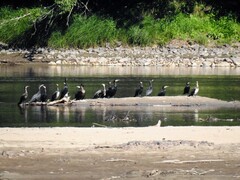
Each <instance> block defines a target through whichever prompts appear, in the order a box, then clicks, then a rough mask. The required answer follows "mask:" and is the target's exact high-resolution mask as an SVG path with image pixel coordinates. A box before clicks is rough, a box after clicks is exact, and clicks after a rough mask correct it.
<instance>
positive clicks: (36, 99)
mask: <svg viewBox="0 0 240 180" xmlns="http://www.w3.org/2000/svg"><path fill="white" fill-rule="evenodd" d="M44 87H45V86H44V84H41V85H40V86H39V87H38V92H37V93H36V94H34V95H33V96H32V98H31V99H30V101H29V104H30V103H32V102H41V98H42V94H43V93H44V91H45V90H44ZM45 88H46V87H45Z"/></svg>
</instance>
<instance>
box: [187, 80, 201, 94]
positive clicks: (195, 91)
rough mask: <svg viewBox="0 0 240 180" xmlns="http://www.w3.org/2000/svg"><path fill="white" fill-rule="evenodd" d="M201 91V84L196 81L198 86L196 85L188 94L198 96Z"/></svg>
mask: <svg viewBox="0 0 240 180" xmlns="http://www.w3.org/2000/svg"><path fill="white" fill-rule="evenodd" d="M198 92H199V85H198V81H196V87H194V88H193V89H192V91H191V92H190V94H189V95H188V96H196V95H197V94H198Z"/></svg>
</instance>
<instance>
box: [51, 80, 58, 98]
mask: <svg viewBox="0 0 240 180" xmlns="http://www.w3.org/2000/svg"><path fill="white" fill-rule="evenodd" d="M56 86H57V89H56V91H55V92H54V93H53V95H52V98H51V101H55V100H58V99H59V97H60V91H59V87H58V84H56Z"/></svg>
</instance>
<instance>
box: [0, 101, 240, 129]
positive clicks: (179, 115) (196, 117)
mask: <svg viewBox="0 0 240 180" xmlns="http://www.w3.org/2000/svg"><path fill="white" fill-rule="evenodd" d="M206 112H207V113H206ZM219 112H222V110H221V109H219V110H217V109H216V110H215V111H213V112H212V111H208V110H207V111H206V110H198V109H194V108H174V111H173V109H172V107H152V106H147V107H110V106H109V107H108V106H107V107H105V106H93V107H86V106H78V105H76V106H75V105H74V106H45V105H42V106H23V107H21V108H20V107H19V111H18V113H19V114H20V117H21V119H22V120H21V123H19V124H18V123H17V121H19V119H15V120H14V116H15V115H13V117H10V119H11V122H8V126H11V123H12V125H13V126H18V125H19V126H79V127H91V126H92V125H93V124H95V123H97V124H99V125H104V126H109V127H125V126H134V127H142V126H151V125H155V124H156V123H157V122H158V120H161V122H162V123H161V124H162V126H169V125H174V126H176V125H184V126H186V125H187V126H188V125H202V124H204V123H206V122H207V123H215V124H216V125H217V124H218V123H221V122H223V121H225V122H228V123H233V124H234V125H240V120H239V119H238V118H237V117H239V116H238V115H237V116H235V117H228V118H226V119H221V118H219V117H218V115H219ZM228 113H229V112H228ZM230 113H231V112H230ZM235 113H236V112H235ZM238 114H240V113H239V112H238ZM229 119H231V121H230V120H229ZM15 121H16V122H15ZM0 125H1V126H4V125H3V124H2V123H1V122H0ZM205 125H206V124H205ZM212 125H213V124H212Z"/></svg>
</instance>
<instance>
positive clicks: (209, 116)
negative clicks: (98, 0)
mask: <svg viewBox="0 0 240 180" xmlns="http://www.w3.org/2000/svg"><path fill="white" fill-rule="evenodd" d="M65 77H67V81H68V84H69V92H70V96H71V97H74V94H75V92H76V86H77V85H79V84H80V83H83V84H84V85H85V89H86V98H92V97H93V94H94V92H95V91H96V90H98V89H99V88H101V84H102V83H106V84H107V83H108V81H110V80H113V79H115V78H118V79H120V82H119V83H118V92H117V94H116V97H117V98H121V97H130V96H133V95H134V91H135V88H136V86H137V84H138V82H139V81H142V82H143V84H144V88H145V89H146V88H147V86H148V81H149V80H150V79H154V82H153V87H154V90H153V94H152V95H153V96H155V95H157V93H158V92H159V90H160V88H161V87H162V86H163V85H168V86H169V88H168V90H167V94H166V95H167V96H175V95H181V94H182V92H183V88H184V85H185V82H186V81H190V82H191V86H194V85H195V81H196V80H198V81H199V85H200V92H199V95H200V96H207V97H211V98H217V99H222V100H227V101H232V100H240V93H239V92H240V72H239V70H238V69H226V68H219V69H203V68H198V69H194V68H189V69H188V68H185V69H184V68H183V69H176V68H175V69H171V68H169V69H168V68H162V67H154V68H153V67H152V68H151V67H134V68H131V67H73V66H66V67H62V66H36V65H35V66H29V65H27V66H0V78H1V79H0V83H1V86H0V126H1V127H30V126H31V127H32V126H34V127H41V126H92V124H93V123H99V124H104V125H107V126H112V127H115V126H121V127H122V126H148V125H153V124H156V123H157V121H158V120H159V119H161V121H162V125H163V126H166V125H173V126H178V125H183V126H189V125H240V109H215V110H201V111H200V110H198V109H188V108H185V109H178V108H176V109H174V110H172V109H166V108H160V107H159V108H152V107H144V108H141V107H132V108H130V109H129V107H128V108H125V107H90V108H86V107H76V106H67V107H45V106H42V107H40V106H38V107H33V106H30V107H26V108H24V109H19V107H18V106H17V105H16V103H17V102H18V100H19V97H20V95H21V94H22V92H23V87H24V86H25V85H29V86H30V88H29V96H30V97H31V96H32V95H33V94H34V93H36V92H37V90H38V86H39V85H40V84H42V83H44V84H45V85H46V87H47V93H48V97H49V98H50V96H51V94H52V93H53V92H54V91H55V89H56V86H55V84H56V83H58V84H59V86H60V88H62V87H63V81H64V78H65ZM144 93H145V92H144Z"/></svg>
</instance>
